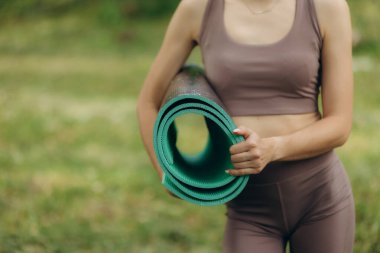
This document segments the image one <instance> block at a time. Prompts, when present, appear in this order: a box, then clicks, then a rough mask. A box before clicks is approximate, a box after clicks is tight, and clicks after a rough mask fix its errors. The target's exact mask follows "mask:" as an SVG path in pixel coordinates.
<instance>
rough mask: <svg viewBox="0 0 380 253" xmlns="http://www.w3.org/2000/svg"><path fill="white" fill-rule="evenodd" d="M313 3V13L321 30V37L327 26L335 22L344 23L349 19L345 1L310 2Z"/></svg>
mask: <svg viewBox="0 0 380 253" xmlns="http://www.w3.org/2000/svg"><path fill="white" fill-rule="evenodd" d="M310 1H313V2H314V6H315V11H316V15H317V19H318V23H319V27H320V29H321V34H322V37H324V36H325V34H326V31H327V30H331V29H327V28H328V26H332V25H333V24H334V23H336V22H337V21H338V22H339V21H346V20H347V17H349V12H350V10H349V6H348V3H347V0H310Z"/></svg>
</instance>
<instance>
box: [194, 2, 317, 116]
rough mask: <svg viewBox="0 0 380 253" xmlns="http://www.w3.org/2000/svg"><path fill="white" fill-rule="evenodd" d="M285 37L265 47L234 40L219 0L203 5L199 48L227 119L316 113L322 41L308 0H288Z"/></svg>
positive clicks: (312, 6) (206, 71)
mask: <svg viewBox="0 0 380 253" xmlns="http://www.w3.org/2000/svg"><path fill="white" fill-rule="evenodd" d="M294 1H295V4H296V6H295V15H294V17H293V23H292V26H291V28H290V30H289V31H288V33H287V34H286V35H285V36H283V37H282V38H281V39H279V40H278V41H276V42H274V43H269V44H256V45H255V44H253V45H252V44H243V43H240V42H237V41H234V39H233V38H232V37H230V35H229V34H228V31H226V26H225V23H224V9H225V8H224V7H225V0H208V3H207V7H206V10H205V13H204V16H203V20H202V25H201V31H200V38H199V46H200V49H201V53H202V61H203V65H204V68H205V73H206V76H207V78H208V79H209V81H210V83H211V85H212V87H213V89H214V90H215V92H216V93H217V94H218V96H219V97H220V99H221V100H222V101H223V103H224V105H225V106H226V109H227V111H228V113H229V114H230V115H231V116H243V115H270V114H299V113H309V112H316V111H318V95H319V87H320V80H321V78H320V74H321V61H320V53H321V47H322V37H321V34H320V30H319V26H318V21H317V16H316V12H315V6H314V2H313V0H294Z"/></svg>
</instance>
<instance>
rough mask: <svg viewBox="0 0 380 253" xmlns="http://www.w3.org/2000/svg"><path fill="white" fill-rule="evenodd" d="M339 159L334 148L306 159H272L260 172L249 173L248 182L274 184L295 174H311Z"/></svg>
mask: <svg viewBox="0 0 380 253" xmlns="http://www.w3.org/2000/svg"><path fill="white" fill-rule="evenodd" d="M337 161H339V157H338V156H337V155H336V153H335V151H334V150H330V151H327V152H325V153H322V154H319V155H317V156H313V157H310V158H306V159H300V160H292V161H273V162H270V163H268V164H267V166H266V167H265V168H264V169H263V170H262V171H261V173H260V174H255V175H250V179H249V181H248V184H254V185H260V184H261V185H262V184H274V183H279V182H282V181H285V180H289V179H291V178H293V177H297V176H301V175H303V176H312V175H314V174H315V173H318V172H319V171H320V170H323V169H325V168H328V167H329V166H330V165H331V164H333V163H335V162H337Z"/></svg>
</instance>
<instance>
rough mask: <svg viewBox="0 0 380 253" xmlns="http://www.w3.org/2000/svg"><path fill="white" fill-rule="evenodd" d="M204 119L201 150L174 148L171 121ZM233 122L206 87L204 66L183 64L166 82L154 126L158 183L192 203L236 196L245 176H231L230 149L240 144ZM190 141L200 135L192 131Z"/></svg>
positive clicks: (221, 201)
mask: <svg viewBox="0 0 380 253" xmlns="http://www.w3.org/2000/svg"><path fill="white" fill-rule="evenodd" d="M188 113H192V114H196V115H201V116H203V118H204V120H205V124H206V126H207V129H208V137H207V138H208V139H207V144H206V146H205V148H204V149H203V150H202V151H201V152H199V153H198V154H196V155H189V154H186V153H184V152H181V151H180V150H179V149H178V148H177V146H176V140H177V133H178V131H179V130H180V129H177V127H176V124H175V121H174V120H175V119H176V118H177V117H180V116H182V115H184V114H188ZM235 128H236V125H235V123H234V122H233V121H232V119H231V117H230V116H229V115H228V112H227V110H226V108H225V106H224V105H223V104H222V102H221V101H220V99H219V98H218V96H217V95H216V94H215V92H214V90H213V89H212V87H211V86H210V84H209V82H208V80H207V77H206V76H205V73H204V71H203V68H202V67H200V66H198V65H196V64H185V65H183V66H182V67H181V69H180V70H179V71H178V73H177V74H176V75H175V77H174V78H173V80H172V81H171V83H170V85H169V88H168V90H167V91H166V93H165V96H164V98H163V100H162V103H161V106H160V110H159V112H158V115H157V119H156V121H155V125H154V128H153V146H154V150H155V154H156V157H157V160H158V162H159V163H160V166H161V168H162V169H163V171H164V176H163V179H162V183H163V185H164V186H165V187H166V188H167V189H168V190H169V191H171V192H172V193H173V194H175V195H176V196H178V197H180V198H182V199H184V200H186V201H189V202H191V203H194V204H198V205H204V206H211V205H220V204H224V203H226V202H227V201H229V200H231V199H233V198H235V197H236V196H237V195H238V194H239V193H240V192H241V191H242V190H243V189H244V187H245V186H246V184H247V181H248V178H249V177H248V176H239V177H235V176H231V175H228V174H227V173H225V170H226V169H230V168H233V165H232V163H231V160H230V157H231V156H230V152H229V147H230V146H231V145H232V144H235V143H238V142H240V141H243V140H244V138H243V137H242V136H240V135H235V134H233V133H232V130H233V129H235ZM192 137H194V138H199V136H197V135H196V133H194V136H192Z"/></svg>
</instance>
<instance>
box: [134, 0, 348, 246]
mask: <svg viewBox="0 0 380 253" xmlns="http://www.w3.org/2000/svg"><path fill="white" fill-rule="evenodd" d="M351 38H352V31H351V21H350V13H349V8H348V5H347V3H346V1H344V0H182V1H181V2H180V3H179V5H178V7H177V9H176V11H175V13H174V15H173V17H172V19H171V21H170V24H169V26H168V28H167V31H166V34H165V37H164V40H163V43H162V46H161V49H160V51H159V53H158V55H157V57H156V59H155V61H154V62H153V64H152V66H151V69H150V71H149V73H148V75H147V77H146V80H145V82H144V85H143V87H142V89H141V92H140V96H139V100H138V105H137V113H138V118H139V123H140V131H141V135H142V138H143V141H144V145H145V147H146V149H147V151H148V154H149V156H150V158H151V160H152V162H153V164H154V167H155V168H156V170H157V172H158V174H159V175H160V176H161V175H162V170H161V168H160V166H159V164H158V162H157V160H156V158H155V156H154V151H153V145H152V129H153V124H154V121H155V119H156V116H157V111H158V105H159V104H160V100H161V99H162V97H163V95H164V93H165V91H166V89H167V87H168V85H169V82H170V80H171V79H172V78H173V77H174V75H175V74H176V72H177V71H178V69H179V68H180V66H181V65H182V64H183V63H184V62H185V61H186V59H187V57H188V56H189V54H190V53H191V51H192V49H193V48H194V47H195V46H197V45H198V46H199V47H200V49H201V53H202V60H203V63H204V67H205V71H206V75H207V76H208V78H209V80H210V82H211V84H212V86H213V87H214V89H215V91H216V92H217V93H218V95H219V96H220V98H221V99H222V100H223V102H224V104H225V106H226V108H227V109H228V111H229V112H230V115H231V117H232V119H233V120H234V122H235V123H236V125H237V126H238V128H237V129H236V130H234V133H235V134H239V135H242V136H244V138H245V141H243V142H241V143H238V144H235V145H232V146H231V148H230V152H231V161H232V163H233V166H234V167H233V168H231V169H230V170H227V171H226V172H227V173H229V174H231V175H234V176H241V175H250V180H249V183H248V185H247V187H246V188H245V189H244V191H243V192H242V193H241V194H240V195H239V196H238V197H237V198H235V199H234V200H232V201H230V202H228V203H227V204H226V207H227V223H226V229H225V237H224V244H223V251H224V252H234V253H245V252H265V253H272V252H284V251H285V245H286V243H287V242H289V243H290V250H291V252H296V253H297V252H302V253H305V252H307V253H310V252H316V253H317V252H318V253H320V252H324V253H329V252H331V253H338V252H342V253H343V252H344V253H346V252H352V248H353V242H354V233H355V209H354V200H353V196H352V190H351V185H350V182H349V179H348V178H347V175H346V172H345V169H344V167H343V165H342V163H341V161H340V160H339V158H338V157H337V156H336V154H335V152H334V148H336V147H339V146H341V145H343V144H344V143H345V142H346V140H347V138H348V136H349V134H350V131H351V121H352V104H353V74H352V51H351V50H352V44H351V43H352V42H351ZM319 88H321V89H319ZM319 93H321V98H322V99H321V104H322V111H323V113H322V114H323V116H322V115H321V114H320V113H319V110H318V95H319Z"/></svg>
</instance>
